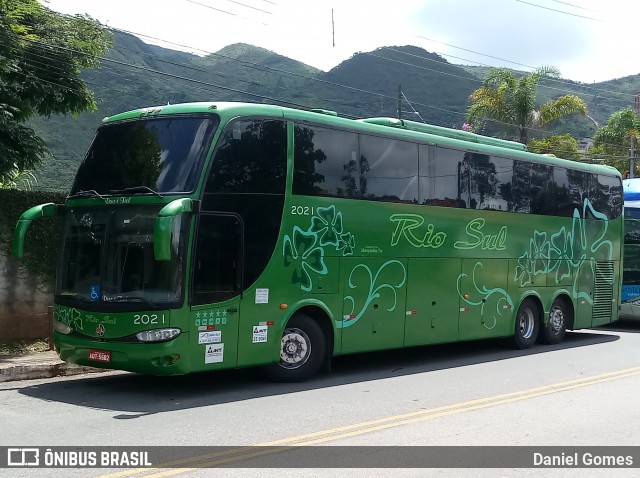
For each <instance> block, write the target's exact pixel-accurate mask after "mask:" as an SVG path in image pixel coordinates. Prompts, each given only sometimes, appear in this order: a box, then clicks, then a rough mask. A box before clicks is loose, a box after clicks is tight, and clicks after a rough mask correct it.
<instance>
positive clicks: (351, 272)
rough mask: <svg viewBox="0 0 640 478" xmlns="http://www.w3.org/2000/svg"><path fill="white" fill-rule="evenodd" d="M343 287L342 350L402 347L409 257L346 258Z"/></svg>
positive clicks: (357, 350)
mask: <svg viewBox="0 0 640 478" xmlns="http://www.w3.org/2000/svg"><path fill="white" fill-rule="evenodd" d="M340 274H341V276H342V280H341V284H342V287H343V316H342V351H343V352H344V353H349V352H362V351H367V350H379V349H388V348H398V347H402V346H403V342H404V320H405V315H406V309H405V306H406V303H405V300H406V285H407V261H406V259H378V258H362V257H346V258H343V259H342V264H341V266H340Z"/></svg>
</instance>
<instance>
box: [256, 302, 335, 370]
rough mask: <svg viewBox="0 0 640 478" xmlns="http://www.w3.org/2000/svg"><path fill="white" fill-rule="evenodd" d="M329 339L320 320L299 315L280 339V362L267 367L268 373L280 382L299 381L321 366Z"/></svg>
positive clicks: (288, 324) (292, 319) (288, 325)
mask: <svg viewBox="0 0 640 478" xmlns="http://www.w3.org/2000/svg"><path fill="white" fill-rule="evenodd" d="M325 354H326V339H325V336H324V333H323V332H322V329H321V328H320V326H319V325H318V323H317V322H316V321H315V320H313V319H312V318H311V317H309V316H307V315H304V314H296V315H294V316H293V317H292V318H291V320H289V322H288V323H287V326H286V328H285V329H284V333H283V334H282V339H281V341H280V361H279V362H278V363H276V364H273V365H269V366H267V375H268V376H269V378H271V379H272V380H275V381H277V382H300V381H302V380H305V379H307V378H309V377H311V376H313V375H314V374H315V373H316V372H317V371H318V370H319V369H320V367H321V366H322V364H323V362H324V359H325Z"/></svg>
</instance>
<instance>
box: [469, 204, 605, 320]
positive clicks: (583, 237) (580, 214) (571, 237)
mask: <svg viewBox="0 0 640 478" xmlns="http://www.w3.org/2000/svg"><path fill="white" fill-rule="evenodd" d="M588 216H593V217H594V218H596V219H599V220H598V221H590V223H589V227H587V224H588V223H587V221H585V219H586V218H587V217H588ZM608 226H609V223H608V220H607V216H606V215H605V214H602V213H600V212H598V211H596V210H595V209H594V207H593V204H592V203H591V201H590V200H589V199H585V200H584V203H583V207H582V211H580V210H579V209H577V208H576V209H574V212H573V220H572V223H571V227H570V230H567V228H566V227H565V226H562V227H561V228H560V229H559V230H558V231H556V232H554V233H550V232H548V231H539V230H535V231H534V232H533V236H532V237H531V239H530V240H529V250H528V251H525V252H524V253H523V254H522V255H521V256H520V257H519V258H518V263H517V265H516V268H515V275H514V277H513V281H514V282H516V283H517V284H518V285H519V286H520V287H524V286H527V285H529V284H532V283H533V278H534V277H535V276H539V275H545V274H553V273H554V272H555V280H556V284H560V283H561V282H562V280H563V279H566V278H571V277H573V284H572V285H571V289H572V290H571V293H572V295H573V297H574V298H582V299H584V300H585V301H587V302H588V303H589V304H593V297H592V296H591V295H590V294H588V293H586V292H585V291H581V290H580V289H579V287H580V278H581V277H582V276H583V274H594V275H595V273H594V271H593V270H590V268H592V267H593V263H594V261H602V260H611V258H612V256H613V244H612V242H611V241H610V240H607V239H605V236H606V234H607V229H608ZM482 267H483V264H482V263H481V262H478V263H476V265H475V266H474V269H473V274H472V277H471V280H472V282H473V287H474V288H475V290H476V291H477V292H478V297H477V298H475V299H473V300H472V299H470V298H469V297H468V296H466V295H465V294H463V293H462V291H461V290H462V289H461V286H460V284H461V281H463V280H464V279H466V278H467V274H464V273H462V274H460V275H459V276H458V281H457V282H458V284H457V286H458V295H459V296H460V298H461V299H462V301H463V302H464V303H465V304H467V305H469V306H471V307H481V312H482V313H483V314H484V309H485V308H486V307H487V304H494V303H495V307H496V314H497V315H493V318H494V320H497V317H498V316H499V315H502V313H503V310H504V309H509V308H510V307H511V306H513V300H512V299H511V297H510V296H509V294H508V293H507V291H506V290H504V289H500V288H488V287H486V286H485V285H480V284H478V283H477V280H476V270H477V269H478V268H482ZM587 268H589V270H587ZM485 327H488V328H491V327H489V326H487V325H485Z"/></svg>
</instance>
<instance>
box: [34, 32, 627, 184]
mask: <svg viewBox="0 0 640 478" xmlns="http://www.w3.org/2000/svg"><path fill="white" fill-rule="evenodd" d="M485 71H486V70H482V67H461V66H457V65H453V64H450V63H448V62H447V61H446V60H445V59H444V58H442V57H440V56H439V55H437V54H434V53H429V52H427V51H426V50H423V49H421V48H418V47H414V46H396V47H384V48H379V49H377V50H375V51H372V52H361V53H357V54H355V55H353V56H352V57H351V58H350V59H348V60H346V61H344V62H342V63H341V64H340V65H338V66H336V67H335V68H333V69H332V70H331V71H329V72H323V71H320V70H317V69H315V68H313V67H310V66H308V65H305V64H303V63H301V62H298V61H295V60H292V59H290V58H286V57H284V56H281V55H278V54H276V53H274V52H271V51H268V50H265V49H263V48H259V47H255V46H251V45H246V44H234V45H229V46H227V47H225V48H223V49H222V50H220V51H219V52H217V53H214V54H210V55H208V56H205V57H201V56H197V55H193V54H190V53H186V52H180V51H175V50H170V49H166V48H162V47H159V46H155V45H149V44H146V43H144V42H143V41H141V40H140V39H138V38H137V37H135V36H132V35H128V34H124V33H118V32H116V33H114V43H113V47H112V48H111V49H110V51H109V52H108V54H107V55H106V57H105V59H104V60H103V61H102V67H101V68H100V69H97V70H88V71H85V72H83V75H82V76H83V79H84V80H85V81H86V82H87V83H88V85H89V87H90V88H91V89H92V90H93V92H94V94H95V97H96V101H97V103H98V110H97V111H96V112H93V113H83V114H81V115H79V116H78V117H69V116H52V117H50V118H37V119H35V120H34V121H33V122H32V126H33V127H34V128H35V129H36V131H38V133H39V134H40V135H41V136H42V137H43V138H44V139H45V140H46V142H47V144H48V146H49V148H50V151H51V157H49V158H47V159H46V160H45V162H44V163H43V164H42V165H41V167H40V168H39V169H38V170H37V171H35V173H36V176H37V178H38V187H39V188H41V189H53V190H62V191H67V190H68V189H69V187H70V186H71V183H72V181H73V177H74V175H75V171H76V169H77V167H78V165H79V163H80V161H82V158H83V157H84V153H85V151H86V150H87V148H88V147H89V144H90V143H91V140H92V138H93V135H94V132H95V129H96V128H97V127H98V126H99V124H100V121H101V119H102V118H103V117H105V116H109V115H112V114H115V113H120V112H123V111H127V110H131V109H136V108H141V107H146V106H155V105H162V104H167V103H181V102H189V101H247V102H264V103H273V104H280V105H284V106H292V107H299V108H324V109H329V110H334V111H336V112H338V114H340V115H341V116H346V117H354V118H363V117H374V116H393V117H396V116H397V114H398V97H399V89H400V87H401V89H402V94H403V96H402V101H401V111H402V116H403V117H404V118H408V119H412V120H415V121H420V120H424V121H426V122H428V123H432V124H436V125H441V126H450V127H460V125H461V124H462V123H463V122H464V114H465V111H466V109H467V107H468V97H469V94H470V93H471V92H472V91H473V90H474V89H476V88H477V87H478V86H479V85H480V82H481V80H482V77H483V75H484V72H485ZM542 86H543V88H541V89H540V95H541V99H543V100H545V101H546V100H547V99H551V98H555V97H557V96H561V95H563V94H577V95H578V96H580V97H581V98H583V99H584V100H585V101H586V102H587V104H588V106H589V111H590V115H591V117H592V118H594V120H595V121H597V122H598V123H599V124H600V125H603V124H605V123H606V121H607V119H608V117H609V115H610V114H611V113H613V112H614V111H618V110H620V109H622V108H624V107H627V106H630V105H631V104H632V97H631V95H633V94H635V93H637V92H638V91H640V75H638V76H632V77H628V78H623V79H620V80H613V81H610V82H605V83H598V84H594V85H584V84H581V83H574V82H565V81H563V82H552V81H548V82H546V83H544V84H543V85H542ZM555 128H556V130H557V131H558V132H561V133H565V132H570V133H572V134H573V135H574V136H575V137H578V138H580V137H583V136H591V135H592V134H593V132H594V131H595V126H594V123H593V122H592V121H591V120H589V119H585V118H571V119H569V120H567V121H564V122H563V123H560V122H559V124H557V125H555Z"/></svg>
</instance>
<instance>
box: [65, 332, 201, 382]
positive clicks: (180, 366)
mask: <svg viewBox="0 0 640 478" xmlns="http://www.w3.org/2000/svg"><path fill="white" fill-rule="evenodd" d="M53 342H54V345H55V350H56V352H57V353H58V355H59V356H60V358H61V359H62V360H64V361H66V362H71V363H75V364H78V365H85V366H89V367H97V368H106V369H113V370H125V371H128V372H137V373H143V374H148V375H181V374H185V373H187V372H189V356H188V350H189V347H188V343H189V336H188V333H182V334H180V335H179V336H178V337H176V338H175V339H172V340H169V341H167V342H158V343H124V342H104V341H98V340H91V339H90V338H87V337H74V336H72V335H71V336H70V335H65V334H61V333H59V332H56V331H54V332H53Z"/></svg>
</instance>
